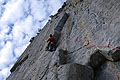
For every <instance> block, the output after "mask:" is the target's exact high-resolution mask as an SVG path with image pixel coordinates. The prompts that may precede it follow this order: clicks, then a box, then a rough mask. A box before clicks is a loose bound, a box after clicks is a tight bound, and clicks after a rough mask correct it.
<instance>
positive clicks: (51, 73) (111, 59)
mask: <svg viewBox="0 0 120 80" xmlns="http://www.w3.org/2000/svg"><path fill="white" fill-rule="evenodd" d="M50 33H51V34H54V37H56V39H57V49H56V51H54V52H49V51H45V47H46V45H47V43H46V42H45V40H46V39H47V38H48V37H49V34H50ZM30 42H31V44H30V45H29V46H28V47H27V49H26V50H25V51H24V52H23V54H22V55H21V56H20V58H19V59H18V60H17V62H16V63H15V65H14V66H13V68H12V69H11V75H10V76H9V77H8V78H7V80H120V61H119V59H120V48H119V46H120V1H119V0H67V2H65V3H64V5H63V6H62V8H60V9H59V10H58V13H57V14H55V15H52V16H51V20H49V21H48V22H47V24H46V25H45V27H44V28H43V29H42V30H41V31H40V33H39V34H38V35H37V36H36V37H34V38H32V40H31V41H30ZM116 47H117V48H116Z"/></svg>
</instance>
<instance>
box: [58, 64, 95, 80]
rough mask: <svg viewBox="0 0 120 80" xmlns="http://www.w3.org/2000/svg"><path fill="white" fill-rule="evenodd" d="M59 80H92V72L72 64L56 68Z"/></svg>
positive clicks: (85, 67)
mask: <svg viewBox="0 0 120 80" xmlns="http://www.w3.org/2000/svg"><path fill="white" fill-rule="evenodd" d="M58 74H59V75H58V79H59V80H93V77H94V72H93V70H92V69H91V68H89V67H87V66H84V65H81V64H77V63H73V64H66V65H62V66H60V67H59V68H58Z"/></svg>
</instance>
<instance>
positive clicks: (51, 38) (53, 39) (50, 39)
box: [47, 37, 56, 44]
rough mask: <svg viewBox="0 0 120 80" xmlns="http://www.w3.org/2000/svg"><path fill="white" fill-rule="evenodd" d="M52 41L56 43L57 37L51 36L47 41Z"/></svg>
mask: <svg viewBox="0 0 120 80" xmlns="http://www.w3.org/2000/svg"><path fill="white" fill-rule="evenodd" d="M48 41H50V42H53V43H54V44H56V39H55V38H54V37H50V38H49V39H48V40H47V42H48Z"/></svg>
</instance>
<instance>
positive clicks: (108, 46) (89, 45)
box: [66, 39, 120, 50]
mask: <svg viewBox="0 0 120 80" xmlns="http://www.w3.org/2000/svg"><path fill="white" fill-rule="evenodd" d="M66 40H68V41H70V42H75V43H77V44H82V45H83V46H86V47H98V48H111V49H113V50H120V48H114V47H112V46H111V45H110V42H109V43H108V45H107V46H101V45H94V44H85V43H82V42H79V41H75V40H70V39H66Z"/></svg>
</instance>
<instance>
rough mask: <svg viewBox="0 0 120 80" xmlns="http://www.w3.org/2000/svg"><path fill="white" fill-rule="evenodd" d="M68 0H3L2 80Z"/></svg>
mask: <svg viewBox="0 0 120 80" xmlns="http://www.w3.org/2000/svg"><path fill="white" fill-rule="evenodd" d="M65 1H66V0H0V80H6V78H7V77H8V76H9V75H10V69H11V68H12V66H13V65H14V63H15V62H16V60H17V59H18V58H19V56H20V55H21V54H22V53H23V51H24V50H25V48H26V47H27V46H28V45H29V44H30V42H29V41H30V39H31V38H32V37H34V36H35V35H37V32H38V29H41V28H43V27H44V25H45V24H46V22H47V21H48V20H49V19H50V17H49V16H50V15H54V14H55V13H56V12H57V10H58V9H59V8H60V7H61V6H62V4H63V3H64V2H65Z"/></svg>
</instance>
